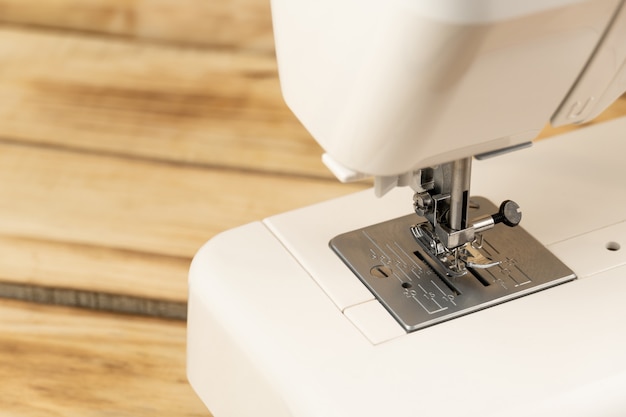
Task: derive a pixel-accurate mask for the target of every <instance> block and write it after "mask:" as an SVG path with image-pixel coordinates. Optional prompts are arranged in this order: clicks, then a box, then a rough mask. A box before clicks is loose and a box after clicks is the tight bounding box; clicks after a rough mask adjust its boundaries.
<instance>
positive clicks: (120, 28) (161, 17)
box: [0, 0, 274, 53]
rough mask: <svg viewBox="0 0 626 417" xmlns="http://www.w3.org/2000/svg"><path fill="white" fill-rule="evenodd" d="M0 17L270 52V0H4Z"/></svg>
mask: <svg viewBox="0 0 626 417" xmlns="http://www.w3.org/2000/svg"><path fill="white" fill-rule="evenodd" d="M0 22H4V23H17V24H23V25H35V26H41V27H50V28H59V29H71V30H79V31H86V32H93V33H99V34H111V35H117V36H126V37H132V38H135V39H149V40H156V41H162V42H175V43H185V44H195V45H205V46H211V47H219V48H236V49H248V50H256V51H263V52H268V53H271V52H272V51H273V48H274V45H273V38H272V27H271V17H270V2H269V0H228V1H206V0H46V1H41V0H0Z"/></svg>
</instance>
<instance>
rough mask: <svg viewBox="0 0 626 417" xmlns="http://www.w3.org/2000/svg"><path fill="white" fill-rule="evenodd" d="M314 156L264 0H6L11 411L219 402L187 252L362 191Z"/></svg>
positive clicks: (5, 307)
mask: <svg viewBox="0 0 626 417" xmlns="http://www.w3.org/2000/svg"><path fill="white" fill-rule="evenodd" d="M625 114H626V99H624V98H622V99H621V100H620V101H619V102H618V103H616V104H615V105H614V106H613V107H612V108H611V109H610V110H609V111H608V112H606V113H605V114H604V115H603V116H602V118H603V119H606V118H613V117H617V116H620V115H625ZM556 132H557V131H556V130H552V129H547V130H546V131H545V132H544V133H543V134H542V136H543V137H546V136H550V135H552V134H554V133H556ZM320 155H321V150H320V148H319V147H318V146H317V145H316V143H315V142H314V141H313V140H312V139H311V138H310V137H309V135H308V134H307V133H306V132H305V130H304V129H303V128H302V127H301V126H300V125H299V123H298V122H297V121H296V120H295V118H294V117H293V116H292V115H291V113H290V112H289V110H288V109H287V108H286V107H285V105H284V103H283V101H282V98H281V95H280V90H279V85H278V79H277V74H276V64H275V60H274V49H273V39H272V33H271V21H270V10H269V0H224V1H207V0H0V184H1V185H0V314H1V317H2V320H1V321H0V332H1V335H0V410H1V411H0V414H2V415H3V416H144V415H145V416H158V415H163V416H172V415H177V416H192V415H193V416H201V415H208V412H207V411H206V409H205V408H204V406H203V405H202V404H201V403H200V401H199V400H198V399H197V398H196V397H195V395H194V394H193V392H192V390H191V388H190V387H189V386H188V384H187V382H186V379H185V369H184V362H185V356H184V355H185V323H184V319H185V306H186V304H185V303H186V296H187V287H186V274H187V268H188V266H189V262H190V260H191V258H192V256H193V254H194V252H195V251H196V250H197V249H198V248H199V247H200V245H202V243H203V242H204V241H206V240H207V239H209V238H211V237H212V236H214V235H215V234H216V233H218V232H219V231H222V230H225V229H228V228H230V227H233V226H237V225H239V224H243V223H246V222H249V221H253V220H257V219H261V218H263V217H266V216H268V215H271V214H275V213H279V212H282V211H285V210H289V209H292V208H296V207H300V206H304V205H308V204H311V203H314V202H317V201H320V200H325V199H328V198H332V197H336V196H339V195H343V194H347V193H350V192H353V191H355V190H359V189H363V188H365V187H366V185H365V184H353V185H341V184H338V183H337V182H336V181H335V180H334V179H333V178H332V177H331V175H330V174H329V173H328V172H327V171H326V169H325V168H324V167H323V166H322V164H321V162H320V160H319V158H320Z"/></svg>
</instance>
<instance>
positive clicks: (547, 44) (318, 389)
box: [188, 0, 626, 417]
mask: <svg viewBox="0 0 626 417" xmlns="http://www.w3.org/2000/svg"><path fill="white" fill-rule="evenodd" d="M468 5H469V6H468ZM272 7H273V17H274V27H275V37H276V42H277V56H278V64H279V73H280V78H281V86H282V88H283V93H284V96H285V99H286V101H287V104H288V105H289V106H290V107H291V108H292V110H293V111H294V113H295V114H296V115H297V116H298V117H299V119H300V120H301V121H302V122H303V124H304V125H305V127H306V128H307V129H308V130H309V131H310V132H311V133H312V135H313V136H314V137H315V139H316V140H317V141H318V142H319V143H320V144H321V145H322V146H323V147H324V149H325V150H326V152H327V155H326V157H325V162H326V163H327V165H328V166H329V168H330V169H331V170H332V171H333V172H334V173H335V174H336V176H337V177H338V179H340V180H342V181H348V180H354V179H357V178H359V177H362V176H373V177H375V187H374V188H375V191H376V194H378V195H383V194H385V193H388V195H385V196H384V198H381V199H377V198H376V197H375V196H374V193H373V192H371V191H368V192H364V193H359V194H355V195H352V196H348V197H344V198H340V199H337V200H333V201H328V202H324V203H320V204H318V205H315V206H311V207H307V208H303V209H300V210H296V211H293V212H289V213H284V214H280V215H277V216H274V217H270V218H268V219H265V220H263V221H259V222H255V223H252V224H248V225H244V226H241V227H239V228H236V229H233V230H230V231H228V232H224V233H223V234H221V235H219V236H216V237H215V238H214V239H212V240H211V241H209V242H208V243H207V244H206V245H205V246H204V247H203V248H202V249H201V250H200V251H199V252H198V254H197V255H196V257H195V258H194V261H193V264H192V267H191V271H190V278H189V314H188V320H189V322H188V376H189V380H190V382H191V384H192V386H193V387H194V388H195V390H196V391H197V392H198V395H199V396H200V397H201V398H202V399H203V400H204V402H205V403H206V405H207V406H208V408H209V409H210V410H211V412H212V413H213V414H214V415H215V416H216V417H248V416H252V415H264V416H273V417H281V416H285V417H286V416H291V417H356V416H359V417H374V416H381V415H389V416H393V417H409V416H410V417H415V416H438V417H446V416H457V415H463V416H469V417H473V416H475V417H478V416H480V417H485V416H487V417H488V416H507V417H508V416H528V415H532V416H546V417H547V416H553V415H555V414H557V413H558V414H559V415H566V416H581V417H582V416H585V417H586V416H590V415H593V416H598V417H608V416H622V415H623V414H624V413H625V412H626V396H624V392H626V355H625V354H624V352H626V330H624V324H625V323H626V304H625V303H624V301H623V300H624V294H626V240H625V239H626V238H625V236H626V186H625V185H624V179H626V164H625V163H624V154H626V141H625V140H623V137H624V136H625V135H626V118H623V119H621V120H617V121H614V122H611V123H607V124H605V125H600V126H593V127H589V128H585V129H581V130H579V131H576V132H574V133H570V134H567V135H563V136H562V137H560V138H558V139H550V140H549V141H545V142H541V143H538V144H536V145H535V146H534V147H532V148H531V149H528V150H518V151H517V152H513V153H507V154H505V155H502V156H499V157H498V158H493V159H488V160H484V161H476V162H472V157H473V156H483V157H484V156H485V154H489V153H494V152H495V153H501V152H502V151H510V150H511V147H514V148H517V147H518V145H521V144H524V143H526V142H528V141H530V140H531V139H532V138H533V137H534V136H535V135H536V134H537V133H538V132H539V130H540V129H541V128H542V127H543V126H544V124H545V123H546V122H547V121H551V122H552V123H553V124H557V125H558V124H564V123H575V122H583V121H586V120H588V119H589V118H592V117H593V116H595V115H596V114H597V113H599V112H600V111H601V110H602V109H603V108H605V107H606V106H607V105H608V104H610V102H612V100H614V99H615V98H617V97H618V96H619V95H620V94H622V93H623V92H624V90H626V42H624V39H626V7H625V6H624V1H623V0H621V1H620V0H588V1H582V0H581V1H579V0H536V1H527V2H520V1H516V0H506V1H505V0H476V1H472V2H467V0H437V1H427V0H389V1H376V0H366V1H357V0H341V1H339V0H316V1H311V0H272ZM472 165H473V168H472ZM470 172H471V176H470ZM470 177H471V178H472V179H471V186H472V189H471V190H470ZM398 185H408V186H410V188H412V189H409V187H407V188H404V189H402V188H395V187H396V186H398ZM413 192H415V194H414V195H413ZM279 194H280V192H279V191H278V192H277V195H279ZM412 195H413V198H411V196H412ZM471 195H477V196H483V197H486V198H487V199H489V200H491V201H492V202H493V203H495V204H496V205H497V204H499V203H500V201H502V200H505V201H504V202H503V205H502V207H504V205H505V203H506V204H510V203H507V199H509V198H514V199H515V200H516V201H517V203H519V206H521V207H522V208H523V210H524V220H523V221H522V223H521V227H523V228H524V230H526V231H528V232H529V233H530V235H532V236H534V239H536V240H538V241H539V242H540V244H543V245H545V246H546V247H547V248H548V249H549V250H550V251H551V252H552V253H553V254H554V255H556V262H553V261H550V262H549V265H556V267H555V268H554V269H555V270H556V271H557V274H556V275H557V278H558V280H557V281H556V284H557V285H556V286H554V287H551V288H547V289H545V288H544V287H542V286H539V287H538V289H539V290H540V291H539V292H536V293H533V294H527V293H526V292H524V293H523V295H524V296H523V297H521V298H517V299H513V300H509V297H508V296H506V297H505V298H506V299H507V302H503V303H501V304H500V301H503V300H500V299H497V301H496V302H495V305H491V306H490V307H489V308H484V307H486V305H483V304H481V302H479V303H477V304H475V305H474V308H471V309H470V310H472V311H473V312H471V313H469V311H470V310H459V311H458V312H455V313H454V314H452V315H450V316H447V317H444V318H441V317H438V318H437V320H429V318H428V317H427V319H426V320H425V321H424V322H423V324H420V325H414V324H412V323H409V324H407V323H406V322H403V320H404V319H403V318H404V317H405V316H403V315H402V314H404V313H402V314H400V315H398V314H392V312H394V311H395V310H394V309H395V307H393V305H395V304H394V302H395V301H394V302H387V298H385V297H381V294H379V293H376V291H370V289H374V287H375V286H376V285H377V284H376V283H372V282H370V283H368V282H367V280H364V279H359V277H357V275H355V273H353V270H356V268H354V265H351V264H350V262H351V261H350V260H349V259H347V258H346V257H344V258H343V259H342V258H340V256H338V254H337V253H335V251H336V250H337V246H336V245H335V243H336V242H337V240H336V237H337V236H339V235H343V234H345V233H346V232H351V231H353V230H356V229H361V228H364V227H370V226H372V225H375V224H378V223H381V222H387V221H389V220H391V219H395V218H398V217H401V216H406V215H408V214H410V213H411V212H412V211H414V212H415V214H414V216H415V217H416V219H417V218H421V219H422V220H425V222H424V223H423V224H424V225H425V226H424V227H421V226H420V227H417V228H415V229H414V228H412V226H411V228H410V230H409V228H408V227H407V231H406V233H414V236H415V237H416V238H417V239H413V240H412V239H411V236H407V240H406V241H405V243H406V244H407V245H410V246H411V245H413V244H414V243H415V242H417V244H420V245H423V248H425V251H422V249H419V250H414V249H412V246H411V249H406V248H404V247H403V245H404V244H400V245H398V246H397V248H396V246H394V245H395V243H397V242H394V244H392V245H391V246H390V247H389V248H391V249H394V248H396V249H397V251H396V252H397V254H399V256H396V257H395V258H394V259H393V260H390V259H389V256H387V255H388V253H387V249H389V248H387V249H386V248H385V247H377V248H373V247H368V246H367V242H366V246H364V248H365V249H364V251H365V252H366V253H365V258H367V255H368V254H370V255H371V256H373V257H374V258H375V259H374V260H376V262H377V263H378V264H374V265H373V266H372V267H371V268H372V269H371V270H370V272H371V273H372V274H373V275H374V278H375V279H378V278H379V279H381V280H383V281H384V280H389V279H395V278H394V276H392V275H393V273H392V272H393V270H394V269H397V268H396V266H398V267H399V269H400V270H401V269H402V266H401V265H399V264H402V263H403V262H406V263H411V262H415V263H416V264H418V263H419V265H421V266H420V268H422V269H421V270H422V271H427V266H428V265H431V266H432V265H435V267H433V271H434V272H433V274H432V281H430V283H431V284H432V286H429V285H430V284H428V285H421V282H423V281H419V280H420V279H424V276H421V277H414V278H415V280H414V281H411V280H410V279H409V277H408V275H407V281H404V282H401V285H400V286H399V287H397V288H396V290H398V291H399V294H400V297H401V296H402V294H403V292H402V291H403V289H404V290H406V295H407V296H408V297H413V299H414V300H415V303H413V304H412V306H414V307H415V308H417V309H423V310H424V311H425V312H426V314H431V312H433V311H435V310H436V311H439V310H445V309H446V308H447V307H446V306H449V305H454V306H456V304H455V303H456V302H457V301H458V300H459V299H458V298H455V297H457V296H458V295H461V296H463V297H466V296H467V294H468V293H469V292H470V291H467V290H466V288H469V287H465V286H463V285H458V286H456V284H455V283H451V280H457V281H456V282H457V284H458V280H464V279H473V278H472V276H474V277H477V276H480V274H479V273H477V272H476V269H480V268H499V269H500V271H504V272H502V273H503V274H508V271H509V270H510V268H516V267H518V266H519V265H520V263H519V262H518V261H520V260H521V257H520V256H519V250H520V245H519V241H517V240H518V239H517V238H515V237H513V238H510V239H509V241H511V242H513V241H516V242H515V244H511V245H508V244H506V243H498V244H497V245H496V246H497V248H496V249H497V251H498V256H497V257H495V258H497V259H495V258H494V259H488V258H487V257H484V256H482V253H480V251H481V250H482V249H481V248H483V246H482V242H483V240H482V239H483V237H484V239H486V241H487V242H493V239H492V237H490V235H489V234H490V233H498V230H499V229H497V228H501V227H505V226H504V224H508V225H509V226H512V227H515V224H516V223H517V221H513V220H514V218H515V217H517V220H518V221H519V218H520V217H521V214H520V212H519V210H518V209H517V208H515V207H517V206H518V204H517V203H515V202H512V203H514V204H513V205H512V206H509V207H513V209H511V210H508V214H507V216H509V215H511V216H509V217H507V218H506V220H505V221H504V224H498V222H500V221H502V218H501V217H502V216H500V215H503V214H506V212H507V210H505V211H503V212H499V213H494V214H493V215H491V216H487V217H485V218H482V219H478V220H475V219H472V218H471V214H472V206H473V205H474V206H475V204H474V203H472V200H471V198H470V196H471ZM411 203H413V205H414V208H413V210H412V207H411ZM420 216H421V217H420ZM422 220H419V221H422ZM409 223H410V222H409ZM394 224H395V223H394ZM420 224H422V223H420ZM517 227H520V226H517ZM368 230H369V229H368ZM399 233H402V230H400V231H399ZM364 236H369V235H367V234H365V235H364ZM492 236H493V235H492ZM511 236H515V235H511ZM340 240H341V238H340ZM496 240H498V239H496ZM331 241H332V242H333V243H330V242H331ZM329 244H330V245H332V246H333V248H334V250H333V249H331V247H329ZM373 245H374V246H376V245H378V244H377V243H375V242H373ZM521 246H522V248H521V249H523V246H525V244H522V245H521ZM347 247H348V252H353V251H352V249H351V248H350V244H348V245H347ZM428 248H433V249H434V250H433V253H432V254H431V255H432V256H430V255H428V254H427V251H428ZM391 249H389V253H391V252H392V251H391ZM403 249H406V254H402V250H403ZM542 249H543V248H542ZM394 251H395V249H394ZM476 251H478V252H479V253H478V255H480V256H478V255H477V254H476ZM339 252H340V253H341V251H339ZM357 252H358V251H357ZM425 253H426V255H428V256H430V258H429V257H428V256H426V255H424V254H425ZM533 253H534V252H533ZM411 254H414V255H415V256H418V254H419V256H418V257H421V258H420V260H419V262H418V261H415V259H414V258H412V257H411V256H412V255H411ZM350 256H352V255H350ZM357 256H358V253H357ZM552 256H553V255H551V254H550V255H549V256H548V255H546V256H526V258H525V259H524V265H525V266H523V267H520V268H521V269H520V271H521V275H517V276H518V277H519V276H522V278H523V276H525V277H526V278H528V279H525V278H524V279H521V280H518V279H517V278H515V279H513V281H515V282H516V284H515V285H520V286H521V285H526V282H531V281H534V280H536V278H537V276H538V275H541V274H543V273H544V272H545V270H546V269H549V268H548V267H546V266H545V265H548V264H545V263H543V262H544V260H545V259H544V258H551V257H552ZM400 258H402V259H400ZM422 258H423V259H422ZM535 259H536V260H537V262H536V264H535V262H534V260H535ZM344 261H345V262H344ZM394 262H399V264H398V265H396V264H394ZM431 262H434V264H433V263H431ZM440 264H441V265H443V269H442V270H437V269H436V267H437V265H440ZM368 266H369V264H366V266H365V274H367V272H368V269H367V268H368ZM550 268H552V267H550ZM487 270H488V269H487ZM531 270H532V271H534V272H536V273H534V272H533V273H529V271H531ZM442 271H443V272H442ZM518 272H519V271H518ZM424 273H426V272H424ZM429 273H430V272H429ZM516 273H517V272H516ZM511 276H512V275H511ZM361 278H363V276H361ZM396 278H397V277H396ZM375 279H374V281H375ZM427 279H428V280H430V276H428V277H427ZM409 281H410V282H409ZM479 281H480V280H479ZM483 281H484V282H485V285H484V287H488V286H491V289H493V288H497V286H498V285H504V284H503V283H504V281H502V280H498V279H495V280H491V281H489V279H484V276H483ZM364 283H365V284H364ZM366 284H368V285H367V286H366ZM476 285H477V284H476V283H474V286H476ZM507 285H508V284H507ZM461 287H462V291H459V290H458V289H459V288H461ZM368 288H369V289H368ZM446 288H447V290H446ZM448 290H450V291H453V292H452V293H450V292H447V291H448ZM419 291H423V294H420V293H419ZM438 291H439V292H440V293H441V294H438ZM455 291H456V292H455ZM486 291H491V290H489V289H487V290H486ZM383 292H384V291H383ZM462 293H464V294H462ZM396 295H397V294H394V295H393V296H394V297H395V296H396ZM420 296H423V297H425V298H423V299H422V298H420ZM440 296H441V297H444V298H445V300H444V299H441V298H439V297H440ZM470 296H471V294H470ZM377 297H378V298H377ZM383 298H384V299H383ZM470 298H471V297H470ZM424 300H426V301H424ZM396 301H397V300H396ZM402 301H403V300H402V299H401V300H400V304H403V303H402ZM422 302H424V304H423V303H422ZM428 303H431V304H428ZM445 303H448V304H445ZM422 304H423V305H422ZM427 304H428V305H427ZM459 304H460V303H459ZM491 304H494V303H491ZM432 305H435V306H436V307H437V308H438V309H437V308H432ZM401 308H403V307H401ZM409 316H410V312H409ZM400 323H403V325H400Z"/></svg>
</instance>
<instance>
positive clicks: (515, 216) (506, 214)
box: [491, 200, 522, 227]
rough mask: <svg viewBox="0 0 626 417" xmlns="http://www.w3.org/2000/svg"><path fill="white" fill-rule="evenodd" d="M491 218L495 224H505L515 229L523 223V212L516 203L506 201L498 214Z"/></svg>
mask: <svg viewBox="0 0 626 417" xmlns="http://www.w3.org/2000/svg"><path fill="white" fill-rule="evenodd" d="M491 217H492V218H493V223H494V224H498V223H504V224H506V225H507V226H509V227H515V226H517V225H518V224H520V222H521V221H522V212H521V211H520V209H519V205H518V204H517V203H516V202H515V201H513V200H504V201H503V202H502V204H500V209H499V210H498V212H497V213H496V214H494V215H492V216H491Z"/></svg>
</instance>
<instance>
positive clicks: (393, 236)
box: [330, 197, 576, 332]
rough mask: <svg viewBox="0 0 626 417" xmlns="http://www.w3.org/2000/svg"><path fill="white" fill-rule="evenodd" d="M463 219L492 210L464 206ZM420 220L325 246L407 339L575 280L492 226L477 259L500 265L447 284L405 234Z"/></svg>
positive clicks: (521, 237)
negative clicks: (409, 334)
mask: <svg viewBox="0 0 626 417" xmlns="http://www.w3.org/2000/svg"><path fill="white" fill-rule="evenodd" d="M471 206H472V207H473V208H471V209H470V210H471V211H470V218H475V217H479V216H482V215H486V214H491V213H494V212H495V211H497V207H496V206H495V205H494V204H493V203H491V202H489V201H488V200H486V199H484V198H481V197H476V198H472V204H471ZM425 221H426V220H425V219H424V218H422V217H419V216H417V215H415V214H412V215H408V216H404V217H400V218H397V219H393V220H389V221H387V222H384V223H379V224H375V225H372V226H368V227H365V228H363V229H359V230H355V231H352V232H348V233H345V234H342V235H339V236H337V237H335V238H333V239H332V240H331V241H330V246H331V248H332V249H333V250H334V251H335V252H336V253H337V254H338V255H339V257H340V258H341V259H342V260H343V261H344V262H345V264H346V265H347V266H348V267H349V268H350V269H351V270H352V271H353V272H354V273H355V274H356V275H357V276H358V277H359V279H360V280H361V281H362V282H363V283H364V284H365V286H367V287H368V288H369V290H370V291H371V292H372V293H373V294H374V296H376V298H377V299H378V300H379V301H380V302H381V303H382V305H383V306H385V308H386V309H387V310H388V311H389V312H390V313H391V315H392V316H393V317H394V318H395V319H396V320H397V321H398V323H400V325H401V326H402V327H403V328H404V329H405V330H406V331H407V332H410V331H414V330H418V329H422V328H424V327H428V326H431V325H433V324H436V323H440V322H443V321H446V320H450V319H452V318H455V317H459V316H462V315H465V314H468V313H471V312H474V311H477V310H481V309H484V308H487V307H490V306H493V305H496V304H500V303H503V302H505V301H509V300H512V299H515V298H518V297H521V296H525V295H528V294H530V293H533V292H537V291H540V290H544V289H546V288H549V287H553V286H555V285H559V284H562V283H564V282H567V281H571V280H573V279H575V278H576V276H575V275H574V273H573V272H572V271H571V270H570V269H569V268H568V267H567V266H565V265H564V264H563V263H562V262H561V261H560V260H559V259H557V258H556V257H555V256H554V255H553V254H552V253H551V252H549V251H548V250H547V249H546V248H545V247H544V246H543V245H542V244H541V243H539V242H538V241H537V240H536V239H535V238H533V237H532V236H531V235H530V234H528V233H527V232H526V231H525V230H524V229H522V228H521V227H519V226H517V227H512V228H511V227H507V226H504V225H501V224H499V225H496V227H494V228H493V229H491V230H489V231H487V232H484V233H483V242H482V247H481V248H479V251H480V252H481V254H482V255H484V256H486V257H488V258H491V259H493V260H496V261H500V264H499V265H497V266H493V267H491V268H488V269H475V270H474V269H469V270H468V273H467V274H466V275H464V276H462V277H457V278H450V277H446V276H443V275H441V274H440V273H437V272H436V271H435V270H434V269H433V268H432V267H431V266H430V262H431V261H430V258H429V257H428V255H427V254H426V253H425V252H424V251H423V250H422V249H421V247H420V245H419V244H418V243H417V242H416V241H415V239H414V237H413V235H412V233H411V231H410V228H411V226H414V225H415V224H417V223H422V222H425Z"/></svg>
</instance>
